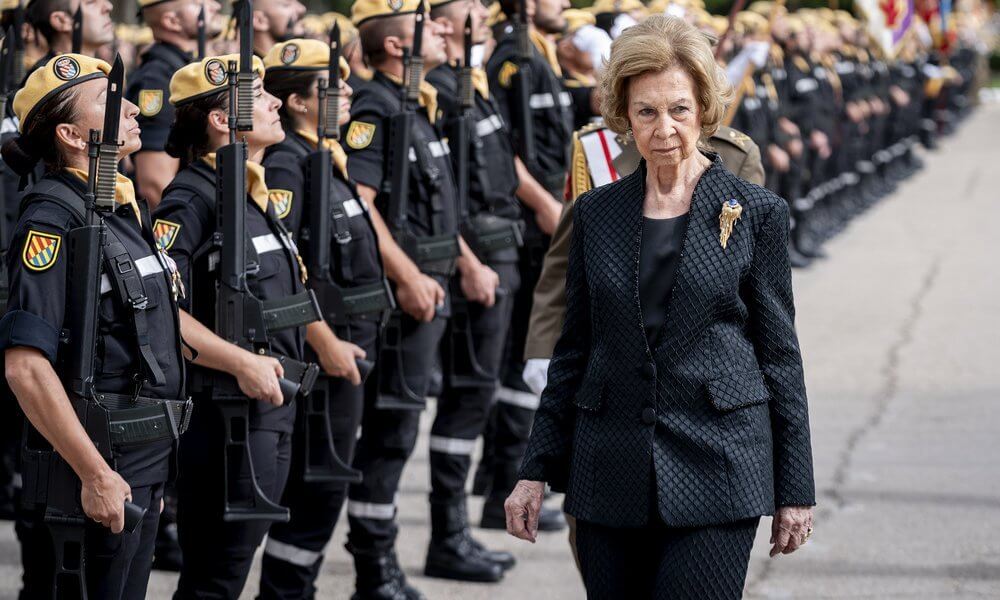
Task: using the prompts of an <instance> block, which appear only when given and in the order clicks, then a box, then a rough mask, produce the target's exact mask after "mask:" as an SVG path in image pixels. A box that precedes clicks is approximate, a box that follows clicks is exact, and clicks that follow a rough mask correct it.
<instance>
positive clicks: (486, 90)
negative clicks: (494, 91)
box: [472, 67, 490, 100]
mask: <svg viewBox="0 0 1000 600" xmlns="http://www.w3.org/2000/svg"><path fill="white" fill-rule="evenodd" d="M472 87H474V88H476V91H477V92H479V95H480V96H482V97H483V100H489V99H490V83H489V80H488V79H487V78H486V71H484V70H483V69H482V68H480V67H476V68H474V69H472Z"/></svg>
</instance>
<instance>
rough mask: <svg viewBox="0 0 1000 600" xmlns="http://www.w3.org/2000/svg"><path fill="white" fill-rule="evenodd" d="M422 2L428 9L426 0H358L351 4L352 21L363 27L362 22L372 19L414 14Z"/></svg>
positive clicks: (356, 25) (355, 24)
mask: <svg viewBox="0 0 1000 600" xmlns="http://www.w3.org/2000/svg"><path fill="white" fill-rule="evenodd" d="M421 3H423V4H424V8H425V9H426V8H427V2H426V0H357V2H355V3H354V4H353V5H352V6H351V23H354V26H355V27H361V25H362V23H365V22H366V21H370V20H372V19H380V18H383V17H398V16H399V15H412V14H414V13H416V12H417V7H418V6H420V4H421Z"/></svg>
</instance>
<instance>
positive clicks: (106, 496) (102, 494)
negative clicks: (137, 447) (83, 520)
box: [80, 467, 132, 533]
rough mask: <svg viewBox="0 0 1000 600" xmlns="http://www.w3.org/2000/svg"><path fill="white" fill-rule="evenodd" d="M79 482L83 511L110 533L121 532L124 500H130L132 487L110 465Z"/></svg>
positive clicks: (123, 523) (123, 527)
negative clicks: (80, 484)
mask: <svg viewBox="0 0 1000 600" xmlns="http://www.w3.org/2000/svg"><path fill="white" fill-rule="evenodd" d="M81 483H82V486H81V487H82V489H81V490H80V504H81V505H83V512H84V513H86V515H87V516H88V517H90V518H91V519H93V520H94V521H97V522H98V523H100V524H101V525H104V526H105V527H107V528H108V529H110V530H111V533H121V532H122V530H123V529H125V502H126V501H131V500H132V488H130V487H129V485H128V484H127V483H125V480H124V479H122V476H121V475H119V474H118V473H116V472H115V471H114V470H113V469H111V467H108V468H107V469H102V470H101V471H100V472H99V473H98V474H97V475H95V476H93V477H88V478H86V479H85V480H82V482H81Z"/></svg>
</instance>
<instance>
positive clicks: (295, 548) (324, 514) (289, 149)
mask: <svg viewBox="0 0 1000 600" xmlns="http://www.w3.org/2000/svg"><path fill="white" fill-rule="evenodd" d="M315 149H316V135H315V134H312V135H308V134H303V133H300V132H289V133H288V134H287V137H286V138H285V141H283V142H282V143H280V144H277V145H274V146H271V147H270V148H269V149H268V150H267V153H266V155H265V158H264V165H265V167H266V173H267V184H268V189H269V190H270V192H271V194H272V197H273V198H275V203H276V204H275V206H276V210H277V213H278V217H279V218H281V219H282V220H283V222H284V223H285V226H286V227H287V228H288V230H289V231H291V232H292V234H293V235H294V236H295V238H296V240H297V242H298V244H299V246H300V247H301V248H302V250H303V252H304V253H305V258H306V261H307V263H309V261H310V257H309V256H308V246H309V240H308V239H305V238H306V237H308V236H309V234H310V223H309V217H310V211H311V202H312V198H311V197H310V191H309V185H308V181H307V169H308V160H309V157H310V154H311V153H313V152H314V150H315ZM332 175H333V177H332V178H331V180H330V184H329V202H330V210H331V213H330V221H331V223H330V231H331V232H334V235H333V236H332V237H331V238H330V239H329V240H327V243H328V244H329V246H330V275H331V277H332V279H333V283H334V285H336V287H338V288H339V289H340V290H341V293H342V298H341V299H342V300H344V306H350V307H352V308H351V309H350V310H349V311H344V310H342V308H340V307H338V306H321V308H322V310H323V313H324V317H325V319H326V322H327V323H328V324H329V325H330V327H331V328H332V329H333V331H334V333H336V334H337V337H338V338H340V339H342V340H346V341H349V342H352V343H354V344H356V345H358V346H360V347H361V348H362V349H363V350H364V351H365V354H366V356H367V358H368V359H369V360H374V359H375V357H376V355H377V353H378V348H377V341H378V336H379V332H380V324H381V321H382V319H383V315H384V314H385V312H386V311H387V310H388V309H389V307H390V302H391V299H390V298H389V289H388V286H387V285H386V283H385V278H384V275H383V269H382V261H381V258H380V256H379V253H378V240H377V238H376V234H375V229H374V226H373V225H372V221H371V217H370V216H369V212H368V207H367V206H366V204H365V201H364V200H362V199H361V197H360V196H359V195H358V193H357V189H356V188H355V186H354V183H353V182H352V181H351V180H349V179H348V178H347V177H346V174H345V173H344V172H343V171H341V170H340V168H338V166H336V165H335V166H334V167H333V169H332ZM334 214H336V215H338V216H337V217H334V216H333V215H334ZM338 227H339V228H340V229H339V230H338ZM312 264H314V263H312ZM310 275H311V277H310V280H309V283H310V285H314V286H315V285H321V284H319V282H318V280H319V278H320V274H319V273H316V272H314V271H311V272H310ZM317 292H318V294H319V297H320V298H323V295H322V293H320V292H319V290H317ZM306 357H307V358H308V359H309V360H311V361H314V362H317V357H316V356H315V354H314V353H313V352H312V351H311V349H308V348H307V351H306ZM368 389H369V390H371V391H374V388H372V387H371V386H369V388H368ZM365 390H366V388H365V386H364V385H359V386H354V385H351V383H350V382H349V381H347V380H345V379H341V378H336V377H326V376H323V377H321V378H320V379H319V381H317V383H316V385H315V386H314V387H313V391H312V393H311V394H310V397H309V399H308V402H309V403H319V402H329V406H330V412H329V417H330V433H331V434H332V436H333V444H334V448H335V449H336V451H337V456H338V457H339V458H340V459H341V460H342V461H344V462H345V463H346V464H350V463H351V460H352V459H353V457H354V446H355V442H356V440H357V434H358V427H359V426H360V424H361V415H362V412H363V410H364V404H365ZM304 408H305V405H304V404H303V405H301V406H300V407H299V410H300V412H301V411H303V410H304ZM307 426H308V425H307V424H306V422H305V420H304V416H302V415H300V417H299V419H298V420H297V421H296V430H295V439H294V440H293V452H292V467H291V473H290V475H289V480H288V485H287V486H286V487H285V493H284V498H283V500H282V504H283V505H284V506H287V507H288V508H289V510H290V511H291V521H289V522H287V523H276V524H274V525H273V526H272V527H271V530H270V531H269V532H268V538H267V543H266V544H265V546H264V558H263V562H262V565H261V582H260V591H261V592H260V593H261V598H264V599H268V598H311V597H313V596H314V595H315V594H316V586H315V582H316V578H317V577H318V575H319V571H320V566H321V565H322V563H323V551H324V549H325V548H326V545H327V544H328V543H329V541H330V538H331V537H332V536H333V529H334V526H335V525H336V523H337V519H338V518H339V516H340V509H341V507H342V506H343V504H344V499H345V497H346V495H347V483H346V482H339V483H338V482H315V481H314V482H307V481H305V480H304V475H305V468H306V466H305V456H306V452H305V444H306V439H307V438H306V437H305V436H306V432H305V428H306V427H307ZM313 435H315V434H313ZM322 440H323V441H325V438H322ZM311 451H312V452H321V451H322V448H316V443H315V442H314V443H313V449H312V450H311Z"/></svg>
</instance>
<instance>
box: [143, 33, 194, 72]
mask: <svg viewBox="0 0 1000 600" xmlns="http://www.w3.org/2000/svg"><path fill="white" fill-rule="evenodd" d="M154 57H155V58H158V59H161V60H163V61H164V62H167V63H169V64H170V65H172V66H174V67H175V69H179V68H181V67H183V66H184V65H186V64H188V63H189V62H191V61H192V60H194V56H192V55H191V53H190V52H185V51H184V50H181V49H180V47H179V46H177V45H175V44H171V43H170V42H161V41H159V40H157V42H156V43H155V44H153V45H152V46H150V47H149V49H148V50H146V51H145V52H144V53H143V55H142V60H143V62H146V61H148V60H150V59H152V58H154Z"/></svg>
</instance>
